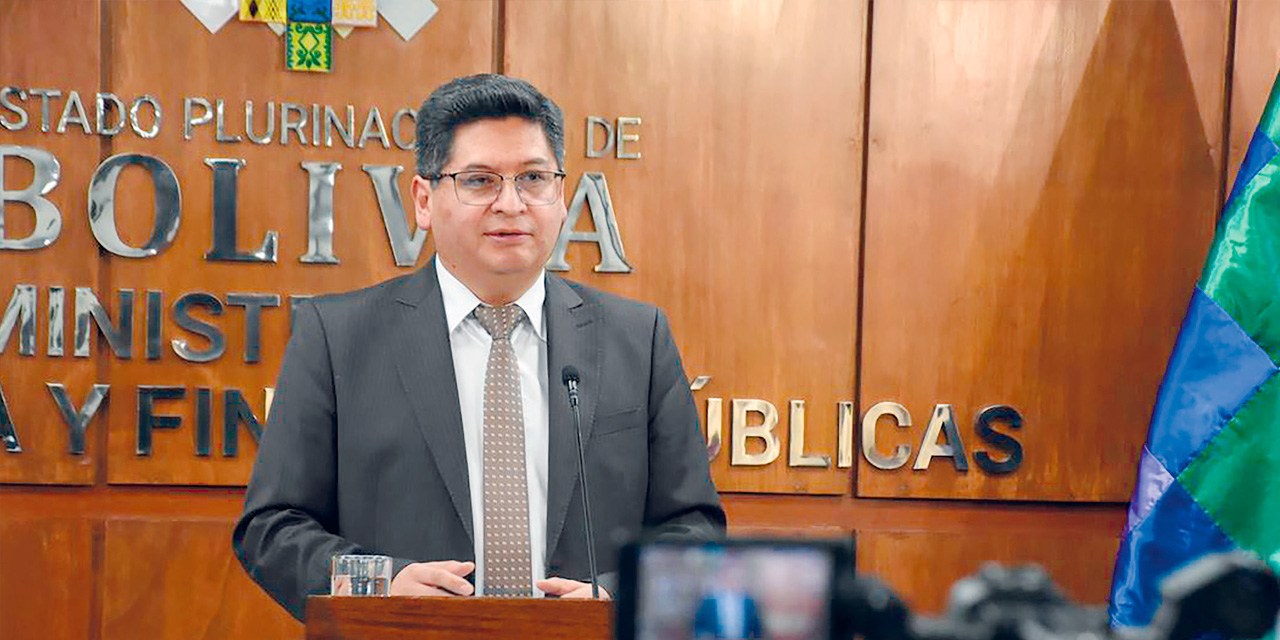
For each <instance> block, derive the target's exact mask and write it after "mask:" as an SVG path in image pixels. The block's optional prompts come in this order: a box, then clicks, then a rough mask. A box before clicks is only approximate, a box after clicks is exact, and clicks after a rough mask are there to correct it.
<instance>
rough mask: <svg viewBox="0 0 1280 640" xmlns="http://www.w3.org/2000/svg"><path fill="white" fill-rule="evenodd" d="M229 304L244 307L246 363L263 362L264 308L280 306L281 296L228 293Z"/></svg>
mask: <svg viewBox="0 0 1280 640" xmlns="http://www.w3.org/2000/svg"><path fill="white" fill-rule="evenodd" d="M227 304H228V305H229V306H232V307H244V313H245V316H244V334H245V341H244V361H245V362H248V363H254V362H258V361H259V360H261V359H262V358H261V355H260V353H261V346H260V345H261V344H262V308H263V307H278V306H280V296H279V295H277V294H274V293H228V294H227Z"/></svg>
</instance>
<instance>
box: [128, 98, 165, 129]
mask: <svg viewBox="0 0 1280 640" xmlns="http://www.w3.org/2000/svg"><path fill="white" fill-rule="evenodd" d="M144 104H145V105H150V106H151V114H152V119H151V128H150V129H143V128H142V118H141V113H142V105H144ZM163 117H164V114H163V112H161V111H160V101H159V100H156V99H155V98H153V97H151V96H146V95H143V96H138V98H137V99H136V100H134V101H133V104H132V105H130V106H129V126H130V127H132V128H133V132H134V133H136V134H138V137H140V138H147V139H151V138H154V137H156V136H158V135H160V124H161V122H162V121H163Z"/></svg>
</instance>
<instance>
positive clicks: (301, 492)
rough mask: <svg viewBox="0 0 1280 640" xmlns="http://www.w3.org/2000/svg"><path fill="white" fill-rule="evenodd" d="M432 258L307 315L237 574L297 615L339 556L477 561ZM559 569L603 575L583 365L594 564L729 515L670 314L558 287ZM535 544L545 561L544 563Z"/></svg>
mask: <svg viewBox="0 0 1280 640" xmlns="http://www.w3.org/2000/svg"><path fill="white" fill-rule="evenodd" d="M434 264H435V263H434V261H433V262H432V263H430V264H428V265H427V266H426V267H424V268H423V269H420V270H419V271H418V272H416V273H414V274H412V275H408V276H404V277H401V278H396V279H394V280H389V281H387V282H383V283H382V284H379V285H377V286H374V287H370V288H368V289H363V290H359V291H354V292H350V293H345V294H340V295H334V296H324V297H320V298H315V299H312V300H309V301H305V302H303V303H301V304H300V305H299V306H298V308H297V315H296V317H295V319H294V326H293V335H292V337H291V338H290V340H289V346H288V348H287V350H286V353H285V358H284V364H283V365H282V366H281V369H280V378H279V381H278V382H277V386H276V395H275V400H274V402H273V404H272V407H271V412H270V418H269V420H268V423H267V427H266V429H264V432H263V435H262V441H261V443H260V446H259V449H258V459H257V461H256V463H255V464H254V468H253V475H252V478H251V480H250V482H249V489H248V493H247V494H246V496H245V508H244V514H243V515H242V516H241V518H240V521H239V523H237V525H236V528H235V533H234V534H233V544H234V546H235V550H236V554H237V556H238V557H239V558H240V562H241V563H242V564H243V565H244V567H245V570H246V571H248V573H249V575H250V577H252V578H253V579H254V580H255V581H257V582H258V584H260V585H262V587H263V589H265V590H266V591H267V592H268V593H269V594H271V596H272V597H273V598H275V599H276V601H278V602H279V603H280V604H281V605H283V606H284V607H285V608H286V609H288V610H289V612H290V613H292V614H293V615H294V616H295V617H297V618H298V619H303V618H304V615H305V610H304V607H305V605H306V597H307V595H308V594H323V593H327V592H328V562H329V558H330V556H332V555H334V554H344V553H378V554H385V555H389V556H392V557H393V558H395V559H396V562H395V570H396V571H399V570H400V569H401V568H402V567H403V566H404V565H405V564H408V563H409V562H421V561H433V560H460V561H467V560H474V559H475V552H474V545H473V542H472V540H473V538H472V535H473V534H472V526H471V524H472V520H471V512H472V507H473V505H471V499H470V493H469V491H468V480H467V460H466V449H465V445H464V443H463V435H462V417H461V414H460V412H459V408H458V387H457V383H456V382H455V379H454V371H453V355H452V351H451V350H450V347H449V335H448V330H447V328H446V323H445V316H444V303H443V301H442V298H441V295H440V290H439V284H438V280H437V279H436V273H435V267H434ZM546 289H547V295H546V302H545V304H546V322H547V343H548V347H547V355H548V358H547V359H548V367H549V370H548V372H547V381H548V404H549V413H550V415H549V438H550V443H549V444H550V454H549V455H550V460H549V461H548V469H549V470H548V475H549V477H548V488H547V548H546V550H545V551H546V556H545V557H546V570H547V574H548V575H552V576H561V577H567V578H572V579H576V580H583V581H587V580H590V575H589V573H590V572H589V570H588V566H587V554H586V534H585V532H584V528H583V519H582V503H581V500H582V493H581V490H580V487H579V486H578V477H577V476H578V463H577V445H576V441H575V437H574V433H573V421H572V417H571V414H570V412H569V402H568V398H567V395H566V394H565V392H564V390H563V387H562V386H561V385H560V381H561V375H560V372H561V370H562V368H563V367H564V366H565V365H574V366H576V367H577V368H578V371H579V372H580V373H581V376H582V381H581V384H580V385H579V389H580V397H581V410H582V430H583V442H584V443H585V445H586V449H587V453H586V460H587V475H588V478H589V480H590V487H591V515H592V518H593V519H594V521H595V522H594V527H595V537H596V548H597V563H598V567H597V568H598V570H599V571H600V573H602V574H603V573H607V572H611V571H614V570H615V568H616V565H617V554H616V549H617V546H618V542H619V541H621V540H625V539H626V538H627V537H630V536H635V535H636V534H638V533H639V531H640V530H641V529H642V528H644V529H657V530H658V532H659V535H660V536H676V537H689V538H695V539H709V538H715V537H718V536H720V535H722V533H723V529H724V512H723V510H722V509H721V507H720V503H719V499H718V497H717V495H716V491H715V487H714V486H713V485H712V483H711V477H710V472H709V470H708V465H707V458H706V449H705V446H704V444H703V440H702V436H701V432H700V429H699V426H698V417H697V412H696V409H695V405H694V402H693V396H692V394H691V393H690V391H689V385H688V381H687V379H686V377H685V374H684V370H683V368H682V367H681V364H680V356H679V353H678V352H677V350H676V345H675V342H674V341H673V339H672V337H671V331H670V328H669V327H668V325H667V321H666V317H665V316H664V315H663V314H662V312H661V311H659V310H658V309H656V308H654V307H651V306H648V305H643V304H640V303H637V302H632V301H629V300H625V299H622V298H618V297H615V296H612V295H609V294H605V293H602V292H600V291H597V290H594V289H591V288H589V287H585V286H582V285H578V284H573V283H569V282H566V281H564V280H561V279H560V278H558V277H556V276H553V275H548V276H547V281H546ZM539 551H540V550H537V549H535V550H534V552H535V553H538V552H539Z"/></svg>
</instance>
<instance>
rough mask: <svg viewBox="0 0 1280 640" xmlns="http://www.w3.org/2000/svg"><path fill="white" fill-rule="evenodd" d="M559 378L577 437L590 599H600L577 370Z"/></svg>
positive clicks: (567, 369) (566, 371) (569, 369)
mask: <svg viewBox="0 0 1280 640" xmlns="http://www.w3.org/2000/svg"><path fill="white" fill-rule="evenodd" d="M560 378H561V380H562V381H563V382H564V386H565V388H567V389H568V391H569V407H570V408H571V409H573V433H574V435H576V436H577V437H578V477H579V478H580V479H581V480H582V517H583V518H584V519H585V520H586V523H587V566H588V568H589V569H590V570H591V597H592V598H594V599H596V600H599V599H600V581H599V579H598V578H596V536H595V533H594V532H593V531H592V529H591V500H590V499H588V498H587V454H586V451H585V450H584V449H583V448H582V414H581V413H580V412H579V410H578V380H579V378H578V368H577V367H575V366H573V365H567V366H566V367H565V368H564V369H562V370H561V371H560Z"/></svg>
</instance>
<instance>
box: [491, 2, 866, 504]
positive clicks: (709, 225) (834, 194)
mask: <svg viewBox="0 0 1280 640" xmlns="http://www.w3.org/2000/svg"><path fill="white" fill-rule="evenodd" d="M864 30H865V7H864V6H863V5H862V3H855V2H840V3H832V2H823V1H820V0H818V1H808V2H787V3H783V2H777V1H770V2H759V3H724V2H692V3H690V2H680V1H678V0H667V1H659V0H653V1H644V2H631V3H608V2H574V1H572V0H559V1H547V2H536V3H525V2H512V3H508V5H507V25H506V36H507V40H506V48H505V51H506V71H507V72H508V73H511V74H513V75H517V76H522V77H526V78H528V79H530V80H531V81H532V82H534V84H536V85H538V86H539V87H540V88H541V89H542V90H543V91H545V92H546V93H547V94H548V95H550V96H553V97H554V98H555V100H556V101H557V102H558V103H559V104H560V106H561V108H562V109H563V110H564V112H565V121H566V128H567V130H568V135H567V141H566V144H567V148H566V155H567V158H568V167H567V169H568V171H569V174H570V176H571V178H570V182H569V185H568V187H569V189H570V192H572V188H573V186H574V185H575V184H576V181H575V180H574V177H576V176H577V175H579V174H580V173H581V172H583V171H602V172H604V173H605V175H606V176H607V178H608V180H609V192H610V194H611V195H612V199H613V203H614V207H615V210H616V211H617V216H618V224H619V227H620V229H621V233H622V237H623V242H624V245H625V248H626V255H627V258H628V259H629V260H630V262H631V264H632V266H634V267H635V271H634V273H632V274H629V275H617V274H596V273H593V272H592V269H593V267H594V266H595V264H596V262H597V261H598V259H599V255H598V252H597V251H596V248H595V247H594V246H589V245H585V244H581V245H575V246H572V247H571V249H570V251H569V263H570V265H572V270H571V273H570V277H571V278H574V279H577V280H580V281H583V282H586V283H588V284H592V285H595V286H599V287H601V288H604V289H606V290H610V291H614V292H617V293H621V294H623V295H627V296H632V297H635V298H639V299H641V300H646V301H650V302H654V303H657V304H659V305H660V306H662V307H663V308H664V309H665V310H666V311H667V313H668V314H669V316H670V319H671V324H672V327H673V329H674V331H675V336H676V340H677V342H678V344H679V345H680V347H681V353H682V355H683V358H684V365H685V369H686V370H687V372H688V373H689V375H690V377H691V378H692V377H694V376H697V375H710V376H712V380H711V382H710V384H709V385H708V386H707V387H706V388H705V389H704V390H702V391H701V392H699V393H698V394H697V397H698V402H699V406H700V407H701V408H702V410H703V411H705V406H706V402H705V401H706V399H707V398H713V397H714V398H722V399H724V407H725V410H724V427H723V434H724V437H725V440H724V442H723V446H722V448H721V451H720V454H719V456H718V457H717V458H716V460H715V461H714V462H713V469H712V471H713V474H714V475H715V480H716V484H717V486H718V487H719V488H720V489H721V490H722V491H771V492H798V493H799V492H818V493H827V492H836V493H838V492H844V491H847V490H848V487H849V485H850V476H851V471H850V470H849V469H837V468H834V466H835V464H834V463H835V457H836V451H835V447H836V403H837V402H839V401H841V400H850V399H852V395H853V379H854V352H855V336H856V327H855V324H856V322H855V311H856V305H857V299H858V291H857V283H856V278H855V274H856V271H857V257H858V256H857V253H858V207H859V202H860V196H861V190H860V187H859V183H860V176H861V155H862V143H861V134H862V113H861V112H862V109H861V105H862V102H863V100H862V96H863V66H864V65H863V57H862V47H861V45H860V43H861V42H864ZM815 92H816V93H815ZM806 95H808V96H813V97H812V98H803V97H801V96H806ZM588 116H599V117H602V118H605V119H608V120H610V121H613V120H614V119H615V118H617V117H619V116H636V117H640V118H642V119H643V124H642V125H641V126H640V128H639V133H640V140H639V143H638V145H637V146H636V147H635V148H636V149H638V150H639V151H640V152H641V154H642V157H641V159H639V160H618V159H616V158H614V157H607V158H600V159H592V158H587V157H586V147H585V123H586V118H587V117H588ZM587 217H588V218H589V216H587ZM579 228H582V229H589V228H590V222H589V221H587V222H584V223H582V224H581V225H580V226H579ZM733 398H743V399H747V398H759V399H762V400H766V401H768V402H770V403H772V404H773V405H775V406H776V407H777V408H778V412H779V416H780V423H779V425H778V433H779V434H780V435H781V436H782V442H783V446H782V451H781V456H780V457H779V458H778V459H777V460H776V461H774V462H773V463H772V464H769V465H767V466H760V467H751V468H746V467H738V468H735V469H733V470H732V472H730V469H729V464H728V463H729V457H730V449H731V447H730V442H729V440H728V437H729V435H730V429H729V422H730V418H731V414H732V411H731V409H730V408H731V399H733ZM793 399H795V400H805V401H806V402H807V403H808V406H807V431H808V433H807V438H806V440H807V445H808V446H807V449H808V450H809V452H810V453H813V454H820V455H827V456H830V458H831V460H832V468H829V469H825V470H823V469H815V468H807V469H790V468H788V467H787V442H788V439H787V428H788V409H787V403H788V401H789V400H793ZM704 417H705V414H704ZM754 420H755V421H756V422H759V419H758V418H754ZM751 447H752V449H751V450H752V451H758V450H761V449H762V447H761V446H760V444H759V441H755V442H754V443H753V444H752V445H751Z"/></svg>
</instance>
